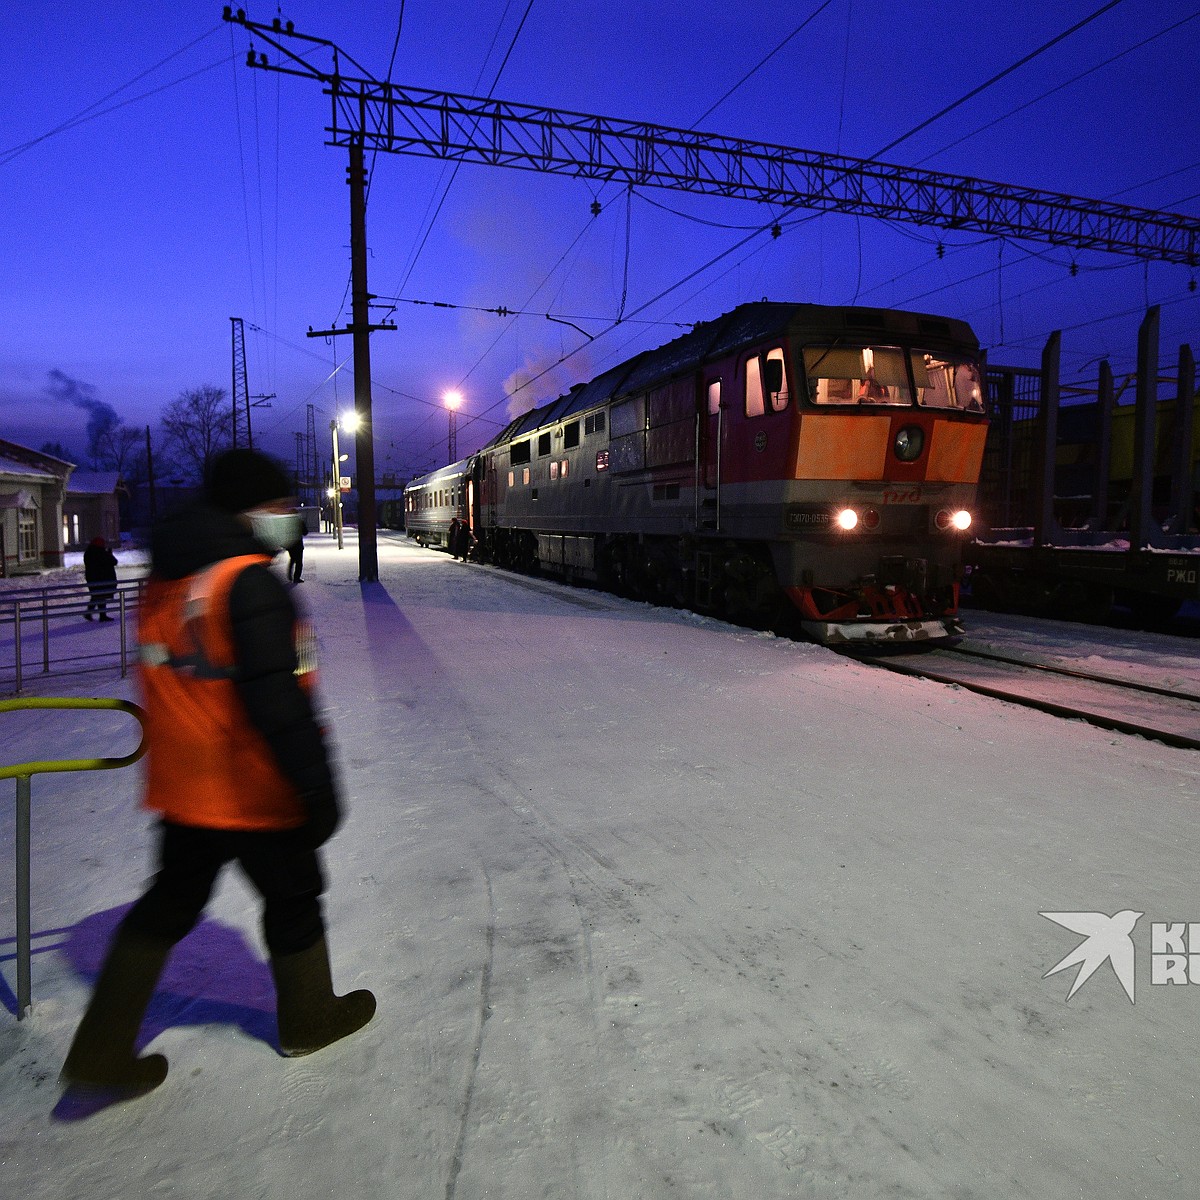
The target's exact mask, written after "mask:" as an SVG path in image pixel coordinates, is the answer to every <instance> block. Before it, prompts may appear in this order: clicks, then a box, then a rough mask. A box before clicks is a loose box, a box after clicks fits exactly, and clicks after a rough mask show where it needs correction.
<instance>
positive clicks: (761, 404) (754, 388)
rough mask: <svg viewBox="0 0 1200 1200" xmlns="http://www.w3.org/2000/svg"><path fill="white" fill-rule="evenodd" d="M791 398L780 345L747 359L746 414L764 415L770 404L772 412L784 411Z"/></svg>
mask: <svg viewBox="0 0 1200 1200" xmlns="http://www.w3.org/2000/svg"><path fill="white" fill-rule="evenodd" d="M789 399H790V397H789V395H788V390H787V376H786V374H785V373H784V368H783V350H782V349H781V348H780V347H778V346H775V347H773V348H772V349H770V350H768V351H767V352H766V354H757V355H755V356H754V357H753V358H748V359H746V416H748V417H761V416H763V414H764V413H765V412H766V411H767V406H768V404H769V405H770V410H771V412H783V410H784V409H785V408H787V406H788V400H789ZM710 406H711V400H710ZM710 411H711V407H710Z"/></svg>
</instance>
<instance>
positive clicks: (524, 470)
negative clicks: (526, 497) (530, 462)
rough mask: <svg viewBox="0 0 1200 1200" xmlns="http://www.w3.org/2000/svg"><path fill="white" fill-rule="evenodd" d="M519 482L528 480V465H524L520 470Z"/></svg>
mask: <svg viewBox="0 0 1200 1200" xmlns="http://www.w3.org/2000/svg"><path fill="white" fill-rule="evenodd" d="M521 482H522V483H528V482H529V468H528V467H524V468H522V470H521Z"/></svg>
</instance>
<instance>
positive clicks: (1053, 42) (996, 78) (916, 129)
mask: <svg viewBox="0 0 1200 1200" xmlns="http://www.w3.org/2000/svg"><path fill="white" fill-rule="evenodd" d="M1120 3H1121V0H1108V3H1107V4H1102V5H1101V6H1100V7H1099V8H1098V9H1096V11H1095V12H1094V13H1092V14H1091V15H1090V16H1087V17H1084V18H1083V20H1082V21H1077V22H1076V23H1075V24H1074V25H1072V26H1071V28H1070V29H1065V30H1063V32H1062V33H1060V34H1057V35H1056V36H1054V37H1052V38H1051V39H1050V40H1049V41H1048V42H1045V43H1043V44H1042V45H1041V46H1039V47H1038V48H1037V49H1036V50H1031V51H1030V52H1029V53H1028V54H1026V55H1025V56H1024V57H1022V58H1019V59H1017V61H1016V62H1015V63H1012V64H1011V65H1010V66H1007V67H1005V68H1004V70H1003V71H999V72H997V73H996V74H995V75H993V76H992V77H991V79H989V80H987V81H986V82H984V83H981V84H980V85H979V86H978V87H976V88H972V89H971V90H970V91H969V92H968V93H967V94H966V95H965V96H960V97H959V98H958V99H957V100H955V101H954V102H953V103H952V104H947V105H946V107H945V108H943V109H941V110H940V111H938V112H935V113H934V114H933V116H932V117H927V118H926V119H925V120H924V121H922V122H921V123H920V124H919V125H914V126H913V127H912V128H911V129H910V130H909V131H908V132H907V133H902V134H901V135H900V136H899V137H898V138H894V139H893V140H892V141H890V142H888V144H887V145H886V146H884V147H883V149H882V150H880V151H879V153H878V154H876V155H875V157H876V158H878V157H879V155H880V154H886V153H887V152H888V151H889V150H891V149H892V148H893V147H895V146H898V145H900V143H901V142H906V141H908V139H909V138H910V137H912V136H913V134H915V133H920V131H921V130H922V129H925V128H926V127H927V126H929V125H932V124H933V123H934V121H939V120H941V118H942V117H944V116H945V115H946V114H947V113H950V112H953V111H954V110H955V109H956V108H958V107H960V106H961V105H963V104H966V102H967V101H968V100H971V99H973V98H974V97H975V96H978V95H979V93H980V92H983V91H986V90H987V89H988V88H990V87H991V86H992V84H994V83H999V82H1000V80H1001V79H1003V78H1004V77H1005V76H1006V75H1011V74H1012V73H1013V72H1014V71H1016V70H1017V69H1018V68H1020V67H1023V66H1024V65H1025V64H1026V63H1027V62H1032V61H1033V59H1035V58H1037V56H1038V55H1039V54H1044V53H1045V52H1046V51H1047V50H1049V49H1050V48H1051V47H1052V46H1057V45H1058V43H1059V42H1061V41H1064V40H1065V39H1066V38H1069V37H1070V36H1071V34H1073V33H1076V32H1078V31H1079V30H1080V29H1082V28H1083V27H1084V26H1085V25H1089V24H1090V23H1091V22H1092V21H1094V20H1096V18H1097V17H1100V16H1103V14H1104V13H1106V12H1108V10H1109V9H1110V8H1116V6H1117V5H1118V4H1120Z"/></svg>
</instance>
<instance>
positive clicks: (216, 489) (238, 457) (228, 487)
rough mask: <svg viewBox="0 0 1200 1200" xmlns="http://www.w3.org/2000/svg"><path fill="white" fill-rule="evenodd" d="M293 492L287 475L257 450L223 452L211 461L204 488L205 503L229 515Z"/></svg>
mask: <svg viewBox="0 0 1200 1200" xmlns="http://www.w3.org/2000/svg"><path fill="white" fill-rule="evenodd" d="M294 493H295V489H294V488H293V487H292V482H291V480H290V479H289V478H288V476H287V472H285V471H284V469H283V468H282V467H281V466H280V465H279V463H277V462H276V461H275V460H274V459H273V458H268V457H267V456H266V455H265V454H259V452H258V451H257V450H226V451H225V453H224V454H221V455H219V456H218V457H217V458H215V459H213V462H212V466H211V467H210V468H209V471H208V479H207V480H206V481H205V485H204V495H205V499H207V500H208V502H209V504H211V505H212V506H213V507H214V508H220V509H223V510H224V511H225V512H230V513H241V512H245V511H246V510H247V509H250V508H257V507H258V505H260V504H266V503H267V502H268V501H270V500H282V499H284V498H285V497H288V496H291V495H294Z"/></svg>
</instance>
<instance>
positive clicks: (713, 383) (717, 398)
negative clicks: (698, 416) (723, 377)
mask: <svg viewBox="0 0 1200 1200" xmlns="http://www.w3.org/2000/svg"><path fill="white" fill-rule="evenodd" d="M708 411H709V415H710V416H711V415H715V414H716V413H719V412H720V411H721V381H720V380H719V379H713V380H710V381H709V384H708Z"/></svg>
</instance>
